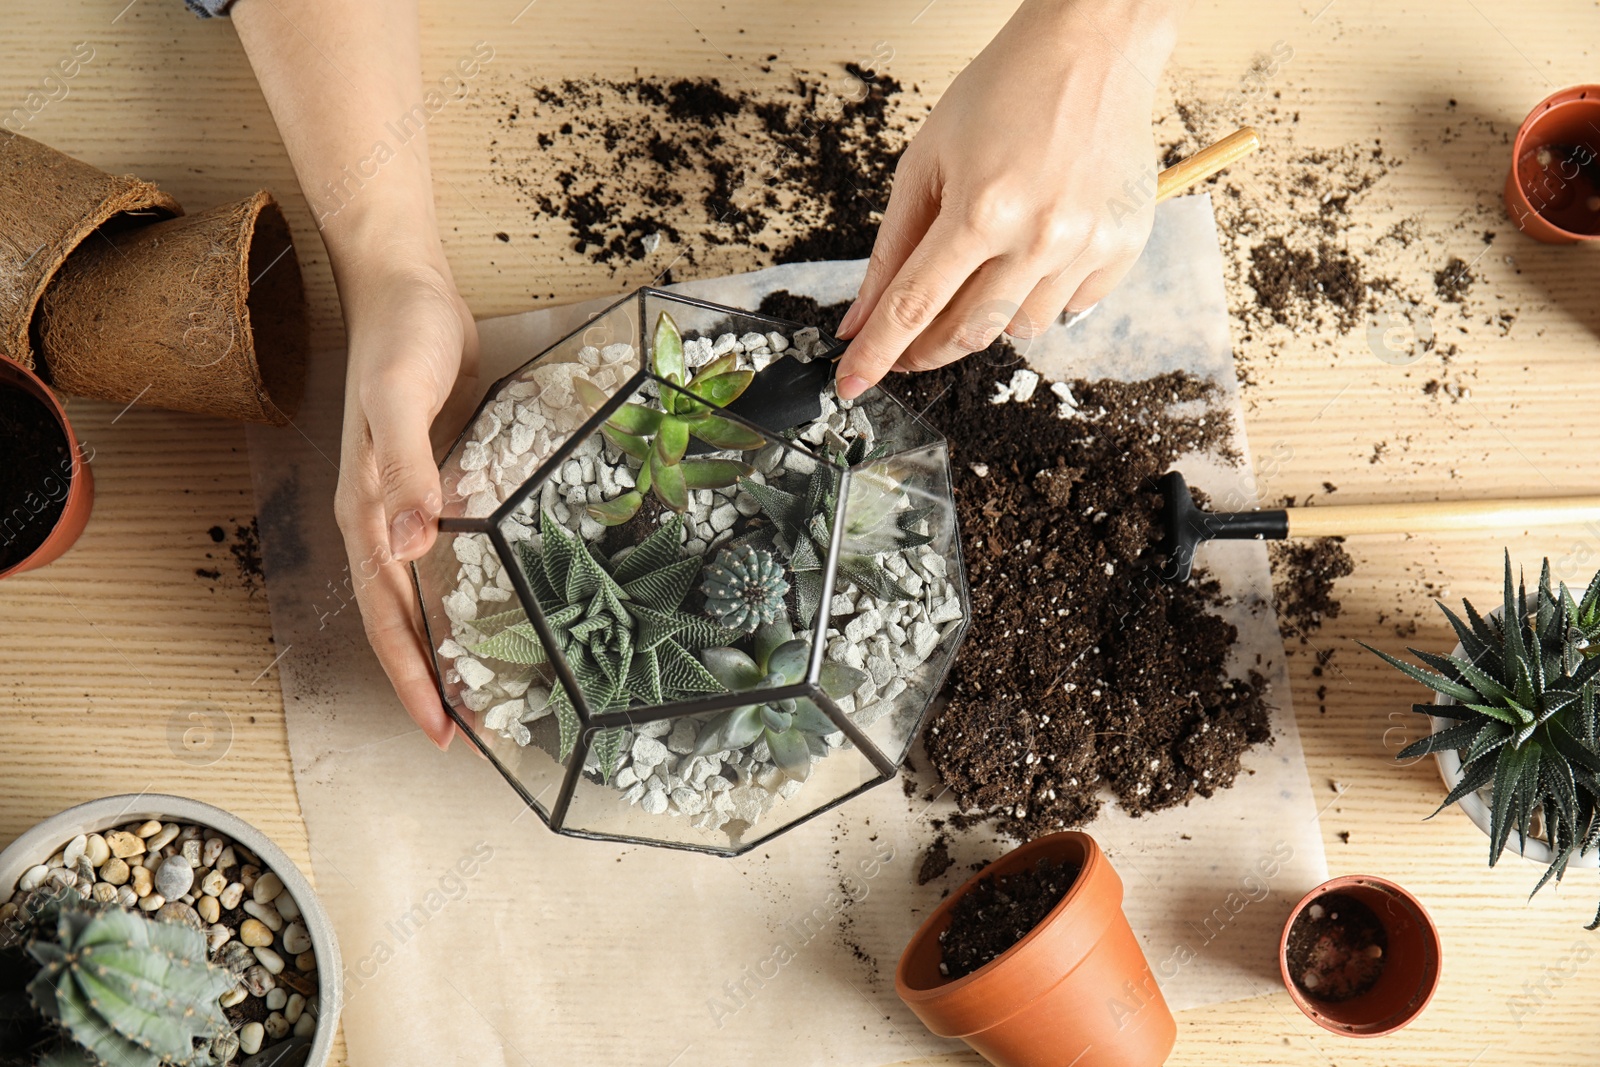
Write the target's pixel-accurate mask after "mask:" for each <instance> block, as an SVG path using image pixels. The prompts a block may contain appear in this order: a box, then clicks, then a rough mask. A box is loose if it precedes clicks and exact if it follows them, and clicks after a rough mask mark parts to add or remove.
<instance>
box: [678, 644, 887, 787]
mask: <svg viewBox="0 0 1600 1067" xmlns="http://www.w3.org/2000/svg"><path fill="white" fill-rule="evenodd" d="M754 653H755V654H754V655H753V656H752V655H750V654H748V653H745V652H741V651H740V650H739V649H737V648H707V649H704V650H702V651H701V653H700V658H701V659H703V660H704V661H705V664H706V668H707V669H708V670H709V671H710V672H711V673H712V674H713V675H715V676H716V678H717V681H719V682H721V683H722V684H723V685H724V686H726V687H727V688H728V689H729V690H730V691H732V692H736V693H740V692H746V691H755V690H761V689H776V688H779V687H780V686H785V685H794V684H795V683H796V682H798V681H800V680H801V679H802V678H804V677H805V675H806V663H807V661H808V660H809V659H810V658H811V644H810V642H808V641H806V640H805V639H803V638H796V637H795V636H794V630H793V628H792V627H791V626H790V625H789V620H788V617H787V616H780V617H779V618H778V619H777V620H776V621H774V622H770V623H767V624H766V625H764V626H762V627H761V628H760V629H759V630H757V631H756V637H755V648H754ZM866 680H867V676H866V674H865V673H863V672H862V671H858V670H856V669H855V668H854V667H847V666H845V665H844V664H842V663H835V662H833V661H832V660H828V659H825V660H823V661H822V674H821V677H819V678H818V684H819V685H820V686H821V687H822V691H823V692H824V693H826V694H827V695H828V696H829V697H831V698H832V699H834V700H838V699H839V698H841V697H844V696H847V695H849V694H850V693H853V692H855V691H856V690H857V689H859V688H860V687H861V683H862V682H864V681H866ZM838 729H839V727H838V726H836V725H835V724H834V722H833V720H832V719H830V718H828V716H827V714H826V713H825V712H824V711H823V710H822V709H821V708H819V707H817V705H816V702H815V701H813V700H811V699H810V698H808V697H793V698H790V699H785V700H776V701H769V702H766V703H754V704H746V705H743V706H741V707H737V708H734V709H732V710H731V711H725V712H722V713H721V714H719V715H717V716H716V717H715V718H713V719H711V720H710V721H709V722H707V723H706V725H705V727H704V728H702V729H701V731H700V735H699V737H698V739H697V740H696V741H695V746H694V750H693V753H692V754H693V755H695V756H704V755H708V754H709V753H712V752H722V751H724V750H731V749H741V748H744V747H745V746H746V745H751V744H754V743H755V742H756V741H758V740H761V739H763V738H764V739H765V740H766V742H767V751H768V752H769V753H770V754H771V756H772V762H773V763H774V764H776V765H777V767H778V769H779V770H781V771H782V772H783V773H784V775H785V776H786V777H788V778H790V779H791V780H793V781H796V782H803V781H805V780H806V779H807V778H809V777H810V776H811V747H810V745H809V744H808V743H807V741H806V738H808V737H823V736H825V735H827V734H831V733H835V732H837V731H838Z"/></svg>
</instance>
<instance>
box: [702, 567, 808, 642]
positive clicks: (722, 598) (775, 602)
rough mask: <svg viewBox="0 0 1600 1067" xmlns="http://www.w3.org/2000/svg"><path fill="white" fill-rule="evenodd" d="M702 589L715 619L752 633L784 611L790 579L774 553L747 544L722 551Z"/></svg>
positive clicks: (707, 608) (728, 625) (707, 573)
mask: <svg viewBox="0 0 1600 1067" xmlns="http://www.w3.org/2000/svg"><path fill="white" fill-rule="evenodd" d="M700 589H701V591H702V592H704V593H705V595H706V611H707V612H708V613H709V614H710V615H711V617H712V618H714V619H716V620H717V622H719V623H721V624H722V625H723V626H726V627H727V628H728V629H730V630H740V631H742V632H744V633H747V634H748V633H754V632H755V631H756V628H757V627H758V626H760V625H761V624H762V623H767V622H772V621H774V620H775V619H777V618H778V616H780V615H782V614H783V611H784V604H783V598H784V596H785V595H786V594H787V593H788V592H789V582H788V580H787V579H785V578H784V576H783V568H782V567H781V566H779V565H778V561H777V560H775V559H773V558H772V553H770V552H765V551H762V550H761V549H759V548H752V547H751V546H749V545H745V546H743V547H741V548H736V549H733V550H731V551H730V550H728V549H723V550H722V551H721V552H718V553H717V558H716V559H715V560H714V561H713V562H712V563H711V564H710V565H709V566H708V567H706V578H705V581H704V582H703V583H702V584H701V586H700Z"/></svg>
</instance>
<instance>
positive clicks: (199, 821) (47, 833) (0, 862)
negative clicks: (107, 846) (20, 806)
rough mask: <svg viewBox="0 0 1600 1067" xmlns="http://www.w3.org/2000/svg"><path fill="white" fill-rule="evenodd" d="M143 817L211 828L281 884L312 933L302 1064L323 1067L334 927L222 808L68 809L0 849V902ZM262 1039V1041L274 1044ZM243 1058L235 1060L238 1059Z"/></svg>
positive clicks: (330, 1018)
mask: <svg viewBox="0 0 1600 1067" xmlns="http://www.w3.org/2000/svg"><path fill="white" fill-rule="evenodd" d="M145 819H160V820H162V821H163V822H173V821H176V822H187V823H194V824H196V825H199V826H209V827H210V828H211V829H213V830H216V831H218V832H220V833H222V834H224V835H226V836H228V837H230V838H232V839H233V840H235V841H237V842H239V844H241V845H243V846H244V847H245V848H247V849H249V850H250V851H251V852H254V853H255V854H256V855H257V856H260V857H261V861H262V862H263V863H264V864H266V866H267V867H268V868H269V869H271V870H272V872H273V873H274V874H276V875H277V876H278V878H279V879H280V880H281V881H282V882H283V887H284V889H286V890H287V891H288V893H289V895H290V896H292V897H293V898H294V902H295V903H296V904H298V905H299V906H300V921H301V922H303V923H304V924H305V927H306V933H308V934H310V935H311V950H312V951H313V952H315V953H316V956H317V1005H318V1012H317V1030H316V1035H315V1036H314V1037H313V1038H312V1039H311V1046H310V1051H309V1052H308V1053H307V1055H306V1057H305V1059H303V1060H301V1061H300V1062H301V1065H302V1067H323V1065H324V1064H326V1063H327V1062H328V1058H329V1057H330V1056H331V1055H332V1053H333V1043H334V1040H335V1035H336V1034H337V1032H338V1029H339V1013H340V1011H341V1010H342V1009H343V1007H344V965H343V963H342V962H341V961H340V957H339V941H338V939H337V938H336V937H335V936H334V933H333V924H332V923H331V922H329V921H328V913H327V912H325V911H324V910H323V909H322V901H321V900H320V899H319V898H318V897H317V894H316V891H315V890H313V889H312V888H311V883H310V882H308V881H306V877H305V875H303V874H301V873H300V868H298V867H296V866H295V864H294V861H293V860H291V859H290V858H289V857H288V856H287V855H286V854H285V853H284V851H283V849H281V848H279V847H278V846H277V845H276V844H274V843H273V841H272V839H271V838H270V837H268V836H267V835H266V834H264V833H262V832H261V831H260V830H257V829H256V828H255V827H254V826H251V825H250V824H249V823H247V822H245V821H244V820H243V819H241V818H239V817H238V816H237V815H234V814H233V813H232V812H228V811H224V810H222V809H221V808H216V807H212V806H211V805H210V804H205V803H202V802H201V801H198V800H190V799H189V798H188V797H174V796H166V795H163V794H161V793H130V794H124V795H121V796H111V797H101V798H100V799H99V800H91V801H88V802H87V803H83V804H79V805H77V806H76V807H72V808H68V809H67V810H66V811H63V812H61V813H59V814H57V815H52V816H51V817H50V818H48V819H46V820H44V821H43V822H41V823H39V824H38V825H37V826H35V827H33V828H32V829H31V830H28V831H27V832H25V833H24V834H23V835H22V836H21V837H19V838H17V839H16V840H15V841H13V842H11V844H9V845H7V846H6V847H5V849H4V850H0V902H4V901H7V900H10V899H11V895H12V893H13V892H14V891H15V890H16V887H17V880H18V879H19V878H21V877H22V874H23V872H24V871H26V870H27V869H28V868H29V867H32V866H33V865H34V864H36V863H42V862H44V858H45V857H46V856H49V855H50V854H51V853H52V852H55V851H56V850H57V849H59V848H61V846H62V845H63V844H65V843H66V842H68V841H71V840H72V839H73V838H74V837H76V836H77V835H78V834H92V833H99V832H100V831H102V830H108V829H111V828H112V827H115V826H122V825H125V824H127V823H130V822H141V821H143V820H145ZM275 1043H276V1042H274V1041H270V1040H269V1041H268V1044H269V1045H271V1044H275ZM243 1058H244V1057H242V1056H241V1057H240V1059H241V1060H242V1059H243Z"/></svg>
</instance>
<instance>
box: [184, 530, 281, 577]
mask: <svg viewBox="0 0 1600 1067" xmlns="http://www.w3.org/2000/svg"><path fill="white" fill-rule="evenodd" d="M206 536H207V537H209V538H210V539H211V543H212V544H214V545H219V546H221V545H226V546H227V549H228V551H227V554H226V555H223V554H222V552H221V550H220V548H219V550H218V551H217V552H207V553H206V559H208V560H216V561H224V560H226V561H231V562H232V564H233V567H232V574H231V575H229V584H232V585H240V586H243V587H244V588H245V589H246V590H248V591H250V592H252V593H254V592H255V591H257V590H258V589H260V588H261V587H262V586H264V585H265V584H266V580H267V578H266V572H265V570H264V569H263V564H262V559H261V530H260V527H259V526H258V525H257V521H256V520H255V519H254V518H252V519H251V520H250V522H249V523H248V524H240V523H234V524H233V531H232V533H231V534H230V533H229V531H228V529H227V528H226V527H224V526H213V527H211V528H210V529H209V530H207V531H206ZM223 573H224V572H223V570H222V568H221V567H219V566H217V565H216V564H215V563H213V564H211V565H208V566H205V567H196V568H195V569H194V575H195V577H196V578H202V579H204V580H206V581H208V582H212V583H214V584H213V585H212V587H211V589H212V591H213V592H215V591H216V589H217V586H216V584H215V583H218V582H220V581H221V580H222V578H223Z"/></svg>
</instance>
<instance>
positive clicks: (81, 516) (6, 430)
mask: <svg viewBox="0 0 1600 1067" xmlns="http://www.w3.org/2000/svg"><path fill="white" fill-rule="evenodd" d="M0 441H5V442H6V462H5V463H4V464H0V578H5V577H7V576H9V575H12V574H17V573H19V572H21V571H26V570H32V569H33V568H35V567H42V566H44V565H45V564H46V563H49V562H51V561H52V560H55V559H56V558H57V557H59V556H60V555H61V554H62V553H64V552H65V551H66V550H67V549H69V548H71V547H72V544H73V542H75V541H76V540H77V539H78V535H79V534H81V533H83V528H84V526H85V524H87V523H88V521H89V511H90V509H91V508H92V507H93V504H94V476H93V475H92V474H91V473H90V471H89V464H88V463H87V462H85V460H84V458H83V455H82V450H81V449H80V448H79V445H78V439H77V437H76V435H74V434H73V432H72V425H71V424H70V423H69V422H67V415H66V412H65V411H64V410H62V407H61V404H60V402H59V401H58V400H56V397H55V394H54V393H52V392H51V391H50V390H49V389H48V388H47V387H46V386H45V385H44V383H43V382H41V381H39V379H38V377H37V376H35V375H34V374H33V372H32V371H29V370H27V369H26V368H24V367H22V366H20V365H18V364H16V363H14V362H12V361H11V360H9V359H6V358H5V357H4V356H0Z"/></svg>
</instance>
